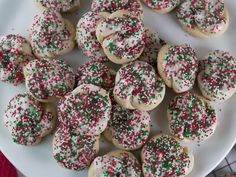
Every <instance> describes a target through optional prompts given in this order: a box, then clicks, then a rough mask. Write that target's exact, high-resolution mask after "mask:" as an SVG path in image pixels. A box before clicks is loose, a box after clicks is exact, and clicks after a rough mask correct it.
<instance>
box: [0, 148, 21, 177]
mask: <svg viewBox="0 0 236 177" xmlns="http://www.w3.org/2000/svg"><path fill="white" fill-rule="evenodd" d="M0 177H18V175H17V172H16V168H15V167H14V166H13V165H12V164H11V163H10V162H9V161H8V160H7V158H6V157H5V156H4V155H3V153H2V152H1V151H0Z"/></svg>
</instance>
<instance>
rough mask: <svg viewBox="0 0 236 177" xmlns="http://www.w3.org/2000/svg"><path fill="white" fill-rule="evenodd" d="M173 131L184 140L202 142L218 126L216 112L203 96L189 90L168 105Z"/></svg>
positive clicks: (171, 129)
mask: <svg viewBox="0 0 236 177" xmlns="http://www.w3.org/2000/svg"><path fill="white" fill-rule="evenodd" d="M168 115H169V125H170V126H169V127H170V131H171V133H172V134H173V135H174V136H176V137H178V138H179V139H181V140H183V139H184V138H186V139H189V140H193V141H194V140H197V141H198V142H201V141H203V140H206V139H207V138H209V137H210V136H211V135H212V134H213V133H214V130H215V128H216V123H217V118H216V112H215V110H214V109H213V107H211V105H209V104H208V103H207V102H205V101H204V100H203V99H202V98H201V97H199V96H197V95H195V94H193V93H190V92H187V93H185V94H183V95H180V96H177V97H175V98H174V99H173V100H172V101H171V102H170V104H169V106H168Z"/></svg>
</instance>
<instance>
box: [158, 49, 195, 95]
mask: <svg viewBox="0 0 236 177" xmlns="http://www.w3.org/2000/svg"><path fill="white" fill-rule="evenodd" d="M157 64H158V65H157V68H158V72H159V74H160V76H161V77H162V79H163V80H164V82H165V84H166V85H167V86H168V87H170V88H172V89H173V90H174V91H175V92H177V93H181V92H186V91H188V90H190V89H192V87H193V85H194V83H195V80H196V77H197V70H198V59H197V56H196V53H195V50H194V49H193V48H192V47H191V46H189V45H181V46H177V45H165V46H163V47H162V48H161V49H160V51H159V53H158V59H157Z"/></svg>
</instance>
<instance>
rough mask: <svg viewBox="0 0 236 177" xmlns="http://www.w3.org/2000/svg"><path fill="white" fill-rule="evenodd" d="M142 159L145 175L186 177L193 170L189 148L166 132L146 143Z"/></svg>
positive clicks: (192, 158)
mask: <svg viewBox="0 0 236 177" xmlns="http://www.w3.org/2000/svg"><path fill="white" fill-rule="evenodd" d="M141 160H142V169H143V175H144V177H155V176H158V177H166V176H173V177H184V176H187V175H188V174H189V173H190V172H191V171H192V168H193V163H194V157H193V155H192V153H191V152H189V150H188V148H186V147H182V146H181V144H180V142H179V141H178V140H177V139H175V138H174V137H172V136H169V135H165V134H158V135H156V136H154V137H153V138H151V139H150V140H149V141H148V142H147V144H145V145H144V147H143V149H142V152H141Z"/></svg>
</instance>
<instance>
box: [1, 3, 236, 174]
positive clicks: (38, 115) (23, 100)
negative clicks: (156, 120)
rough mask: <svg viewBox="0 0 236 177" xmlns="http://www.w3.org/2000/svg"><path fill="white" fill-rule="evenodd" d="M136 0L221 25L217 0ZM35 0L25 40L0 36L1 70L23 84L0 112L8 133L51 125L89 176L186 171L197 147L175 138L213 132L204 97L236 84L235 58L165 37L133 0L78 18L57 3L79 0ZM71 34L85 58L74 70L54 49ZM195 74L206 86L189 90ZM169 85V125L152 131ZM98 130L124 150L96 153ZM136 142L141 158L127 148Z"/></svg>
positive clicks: (204, 29) (22, 134) (221, 95)
mask: <svg viewBox="0 0 236 177" xmlns="http://www.w3.org/2000/svg"><path fill="white" fill-rule="evenodd" d="M143 1H144V3H145V4H147V6H149V7H150V8H152V9H154V10H155V11H156V12H157V13H161V14H164V13H168V12H170V11H172V10H174V9H175V10H174V11H175V12H176V14H177V17H178V19H179V21H180V23H181V24H182V25H183V27H184V29H186V31H188V32H189V33H190V34H192V35H194V36H198V37H215V36H218V35H220V34H223V33H224V32H225V31H226V29H227V26H228V20H229V15H228V11H227V8H225V5H224V2H223V0H217V1H216V0H213V1H207V0H202V1H195V0H194V1H193V0H183V1H181V2H180V1H179V0H170V1H166V0H160V1H156V0H155V1H154V0H143ZM35 3H36V4H37V5H38V6H39V7H40V8H41V9H42V13H40V14H38V15H36V16H35V17H34V20H33V23H32V26H31V29H30V35H29V42H28V41H27V40H26V39H25V38H23V37H22V36H20V35H16V34H9V35H6V36H3V37H1V38H0V79H1V80H2V81H3V82H7V83H10V84H13V85H15V86H17V85H20V84H21V83H25V86H26V89H27V93H22V94H18V95H16V96H15V97H14V98H12V99H11V100H10V102H9V104H8V107H7V109H6V111H5V114H4V121H5V125H6V127H7V128H8V129H9V131H10V133H11V136H12V139H13V141H14V142H15V143H18V144H21V145H35V144H38V143H39V142H40V141H41V140H42V139H43V137H45V136H46V135H48V134H49V133H50V132H52V131H53V130H54V129H55V128H56V131H55V133H54V138H53V143H52V146H53V155H54V158H55V160H56V161H57V163H58V164H60V165H61V166H63V167H65V168H68V169H72V170H83V169H85V168H89V171H88V176H89V177H95V176H137V177H138V176H142V175H144V176H147V177H150V176H160V177H162V176H163V177H164V176H172V177H178V176H186V175H188V174H189V173H190V172H191V170H192V168H193V164H194V157H193V154H192V153H191V151H190V150H189V149H188V148H187V147H183V146H182V145H181V141H196V142H202V141H205V140H206V139H207V138H209V137H211V135H212V134H213V133H214V130H215V129H216V127H217V115H216V111H215V109H214V106H213V104H211V102H222V101H225V100H227V99H229V98H230V97H231V96H232V95H233V94H234V93H235V92H236V59H235V58H234V57H233V56H232V55H230V54H229V53H228V52H224V51H220V50H216V51H213V52H210V53H209V54H207V55H206V57H205V58H204V59H202V60H199V59H198V57H197V55H196V52H195V50H194V49H193V48H192V47H191V46H190V45H188V44H184V45H171V44H167V43H166V42H165V41H164V40H162V39H160V38H159V35H158V33H156V32H153V31H152V30H151V29H149V28H146V27H145V26H144V23H143V19H144V16H143V9H142V4H141V3H140V2H139V0H119V1H118V0H117V1H116V0H93V1H92V6H91V11H89V12H87V13H85V14H84V15H83V16H82V18H81V19H80V20H79V22H78V24H77V27H76V28H75V27H74V26H73V25H72V24H71V22H70V21H68V20H67V19H65V18H63V16H62V15H61V13H65V12H71V13H72V12H73V11H75V10H77V9H78V7H79V6H80V3H79V0H74V1H69V0H60V1H57V0H35ZM75 41H76V43H75ZM76 44H77V45H78V47H79V48H80V49H81V50H82V52H83V53H84V55H86V56H87V57H89V58H90V61H89V62H87V63H85V64H84V65H82V66H80V67H79V68H78V69H77V71H73V69H72V67H71V66H70V65H69V64H67V63H66V62H65V61H62V60H59V59H57V57H58V56H60V55H63V54H65V53H69V52H70V51H72V50H73V48H74V46H75V45H76ZM109 63H115V64H119V66H118V69H117V68H111V67H110V66H108V64H109ZM196 80H197V82H198V87H199V88H200V91H201V93H202V95H203V96H200V95H198V94H196V93H194V92H193V91H191V92H190V90H191V89H192V88H193V87H194V85H195V81H196ZM166 87H169V88H172V89H173V91H174V92H176V93H178V95H177V96H176V97H175V98H173V100H172V101H171V102H170V103H169V106H168V109H167V110H166V111H167V119H168V123H169V130H170V134H169V135H167V134H158V135H155V136H154V137H152V138H149V133H150V131H151V126H150V121H151V116H150V113H151V111H152V110H154V109H155V108H156V107H157V106H158V105H159V104H160V103H161V102H162V101H163V100H164V97H165V94H166ZM101 136H104V137H105V138H106V139H107V140H108V141H109V142H111V143H112V144H113V145H114V146H115V147H117V148H119V149H121V150H117V151H112V152H109V153H107V154H106V155H104V156H98V152H99V139H100V137H101ZM140 148H142V150H141V154H140V157H141V161H142V162H141V163H140V162H139V161H138V160H137V159H136V157H135V156H134V155H133V154H132V153H131V152H129V151H133V150H137V149H140Z"/></svg>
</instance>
